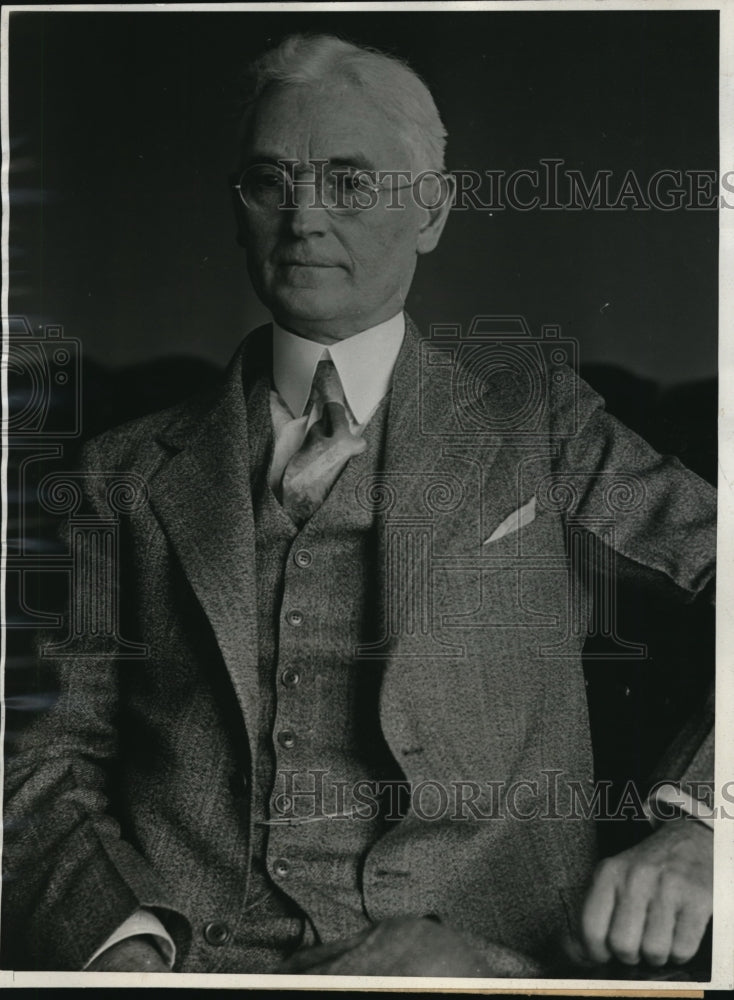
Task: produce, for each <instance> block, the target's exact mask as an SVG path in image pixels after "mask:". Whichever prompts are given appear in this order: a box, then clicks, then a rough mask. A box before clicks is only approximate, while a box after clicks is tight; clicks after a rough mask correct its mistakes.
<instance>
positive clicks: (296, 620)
mask: <svg viewBox="0 0 734 1000" xmlns="http://www.w3.org/2000/svg"><path fill="white" fill-rule="evenodd" d="M286 621H287V622H288V624H289V625H293V626H294V628H298V626H299V625H303V612H302V611H295V610H294V611H289V612H288V614H287V615H286Z"/></svg>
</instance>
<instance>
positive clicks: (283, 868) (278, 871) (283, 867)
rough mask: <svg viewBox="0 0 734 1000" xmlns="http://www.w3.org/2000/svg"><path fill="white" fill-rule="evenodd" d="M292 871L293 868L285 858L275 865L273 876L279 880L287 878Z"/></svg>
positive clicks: (279, 859)
mask: <svg viewBox="0 0 734 1000" xmlns="http://www.w3.org/2000/svg"><path fill="white" fill-rule="evenodd" d="M290 870H291V866H290V865H289V864H288V862H287V861H286V859H285V858H278V860H277V861H275V862H274V863H273V875H275V876H276V877H277V878H285V877H286V875H287V874H288V872H289V871H290Z"/></svg>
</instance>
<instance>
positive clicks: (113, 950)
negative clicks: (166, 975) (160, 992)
mask: <svg viewBox="0 0 734 1000" xmlns="http://www.w3.org/2000/svg"><path fill="white" fill-rule="evenodd" d="M87 972H170V969H169V968H168V966H167V965H166V963H165V962H164V960H163V958H162V956H161V953H160V952H159V951H158V949H157V948H156V946H155V945H154V944H153V943H152V942H151V941H150V940H149V938H147V937H143V936H138V937H129V938H125V939H124V940H123V941H118V942H117V944H113V945H112V947H110V948H107V949H106V950H105V951H103V952H102V954H101V955H98V956H97V958H95V960H94V961H93V962H92V963H91V964H90V965H88V966H87Z"/></svg>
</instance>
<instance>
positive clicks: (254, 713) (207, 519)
mask: <svg viewBox="0 0 734 1000" xmlns="http://www.w3.org/2000/svg"><path fill="white" fill-rule="evenodd" d="M261 347H262V335H261V331H256V333H254V334H251V335H250V337H248V338H247V340H246V342H245V344H244V345H243V348H241V349H240V351H238V352H237V354H236V355H235V357H234V358H233V360H232V362H231V363H230V365H229V368H228V369H227V372H226V373H225V377H224V383H223V385H222V387H221V389H220V391H219V392H218V394H217V396H216V397H215V399H214V400H213V403H211V404H210V405H209V406H208V407H206V408H204V407H202V410H201V411H199V412H198V414H195V413H192V412H191V410H189V409H187V411H186V416H185V417H183V418H181V419H180V420H178V421H175V422H174V423H172V424H171V425H170V426H169V427H168V428H167V429H166V431H165V432H164V434H162V435H161V437H160V443H161V444H163V445H164V447H165V448H167V449H168V450H169V452H170V453H171V457H170V459H169V461H168V462H166V464H165V465H164V466H163V467H162V468H161V470H160V471H159V472H158V474H157V475H156V476H155V478H154V479H153V481H152V482H151V484H150V492H151V498H150V499H151V506H152V508H153V510H154V512H155V514H156V516H157V517H158V518H159V520H160V522H161V524H162V526H163V528H164V530H165V532H166V534H167V536H168V538H169V540H170V542H171V544H172V546H173V549H174V550H175V552H176V555H177V557H178V559H179V561H180V563H181V567H182V569H183V572H184V573H185V574H186V577H187V579H188V580H189V582H190V584H191V587H192V588H193V590H194V593H195V594H196V596H197V598H198V600H199V603H200V604H201V607H202V609H203V610H204V613H205V614H206V616H207V618H208V619H209V622H210V623H211V627H212V630H213V632H214V635H215V638H216V640H217V643H218V645H219V648H220V650H221V653H222V657H223V659H224V663H225V665H226V667H227V670H228V672H229V675H230V678H231V681H232V684H233V687H234V690H235V694H236V696H237V699H238V702H239V706H240V709H241V712H242V715H243V717H244V721H245V726H246V729H247V733H248V740H249V743H250V754H251V757H252V759H253V761H254V757H255V745H256V737H257V719H258V701H257V694H258V692H257V656H258V638H257V608H256V595H257V590H256V587H257V581H256V578H255V526H254V518H253V506H252V498H251V492H250V465H249V439H248V426H247V408H246V401H245V393H244V388H243V375H242V373H243V366H244V368H245V369H247V367H248V362H250V361H251V360H252V358H253V355H254V354H255V353H256V351H257V350H258V349H259V348H261Z"/></svg>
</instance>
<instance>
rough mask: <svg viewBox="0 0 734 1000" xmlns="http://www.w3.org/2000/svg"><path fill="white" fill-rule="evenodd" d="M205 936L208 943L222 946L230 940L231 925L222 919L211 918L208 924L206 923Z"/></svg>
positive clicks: (217, 946) (218, 946) (216, 946)
mask: <svg viewBox="0 0 734 1000" xmlns="http://www.w3.org/2000/svg"><path fill="white" fill-rule="evenodd" d="M204 938H205V940H206V942H207V944H211V945H213V946H214V947H215V948H221V947H222V945H223V944H226V943H227V942H228V941H229V938H230V930H229V927H227V925H226V924H225V923H224V921H222V920H210V921H209V923H208V924H204Z"/></svg>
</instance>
